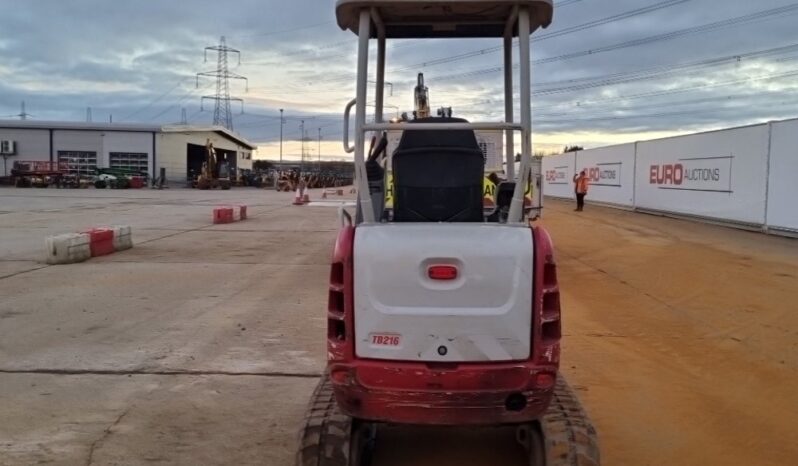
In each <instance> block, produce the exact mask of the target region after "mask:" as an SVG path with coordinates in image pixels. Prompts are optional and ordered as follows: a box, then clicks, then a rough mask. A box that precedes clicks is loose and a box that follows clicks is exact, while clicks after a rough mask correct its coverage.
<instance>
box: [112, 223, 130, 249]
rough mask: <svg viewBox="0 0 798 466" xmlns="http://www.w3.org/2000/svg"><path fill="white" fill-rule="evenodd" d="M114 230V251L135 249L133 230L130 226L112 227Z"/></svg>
mask: <svg viewBox="0 0 798 466" xmlns="http://www.w3.org/2000/svg"><path fill="white" fill-rule="evenodd" d="M111 228H112V229H113V230H114V251H124V250H125V249H130V248H132V247H133V230H132V229H131V228H130V226H129V225H117V226H114V227H111Z"/></svg>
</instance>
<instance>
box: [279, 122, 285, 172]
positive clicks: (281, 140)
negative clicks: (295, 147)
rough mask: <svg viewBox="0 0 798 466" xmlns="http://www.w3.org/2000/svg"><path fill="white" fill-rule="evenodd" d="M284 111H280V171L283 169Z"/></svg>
mask: <svg viewBox="0 0 798 466" xmlns="http://www.w3.org/2000/svg"><path fill="white" fill-rule="evenodd" d="M283 123H285V120H283V109H282V108H281V109H280V169H282V167H283Z"/></svg>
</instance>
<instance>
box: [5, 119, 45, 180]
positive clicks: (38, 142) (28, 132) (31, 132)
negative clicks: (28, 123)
mask: <svg viewBox="0 0 798 466" xmlns="http://www.w3.org/2000/svg"><path fill="white" fill-rule="evenodd" d="M0 139H2V140H8V141H16V143H17V155H13V156H10V157H8V162H9V170H10V169H11V168H10V165H11V164H12V163H11V161H12V160H26V161H27V160H35V161H47V160H50V132H49V131H48V130H46V129H22V128H0Z"/></svg>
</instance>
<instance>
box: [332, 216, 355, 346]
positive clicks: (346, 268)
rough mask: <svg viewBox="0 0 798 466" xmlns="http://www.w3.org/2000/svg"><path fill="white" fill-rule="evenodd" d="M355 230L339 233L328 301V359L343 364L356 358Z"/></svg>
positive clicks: (345, 229)
mask: <svg viewBox="0 0 798 466" xmlns="http://www.w3.org/2000/svg"><path fill="white" fill-rule="evenodd" d="M354 237H355V230H354V228H353V227H352V226H345V227H344V228H342V229H341V231H339V232H338V238H337V239H336V241H335V249H334V250H333V258H332V266H331V268H330V289H329V292H328V300H327V357H328V359H329V360H330V361H342V360H346V359H347V358H351V357H352V353H353V346H352V344H353V336H354V335H353V326H352V266H353V245H354Z"/></svg>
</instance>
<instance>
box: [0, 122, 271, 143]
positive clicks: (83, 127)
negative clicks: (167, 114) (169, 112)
mask: <svg viewBox="0 0 798 466" xmlns="http://www.w3.org/2000/svg"><path fill="white" fill-rule="evenodd" d="M0 128H10V129H45V130H50V129H59V130H73V131H123V132H133V133H207V132H213V133H217V134H219V135H221V136H224V137H225V138H227V139H229V140H231V141H233V142H235V143H237V144H240V145H242V146H244V147H246V148H248V149H250V150H254V149H256V148H257V146H255V145H254V144H252V143H251V142H249V141H248V140H246V139H245V138H244V137H243V136H241V135H239V134H236V133H234V132H232V131H230V130H229V129H227V128H225V127H223V126H211V125H208V126H194V125H152V124H142V123H91V122H82V121H42V120H0Z"/></svg>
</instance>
